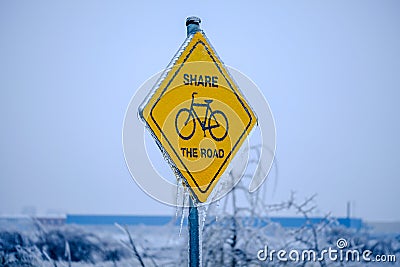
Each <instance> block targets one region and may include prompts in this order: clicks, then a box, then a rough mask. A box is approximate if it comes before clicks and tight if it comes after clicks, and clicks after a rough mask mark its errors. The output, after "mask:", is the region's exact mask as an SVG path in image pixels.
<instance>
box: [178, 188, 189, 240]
mask: <svg viewBox="0 0 400 267" xmlns="http://www.w3.org/2000/svg"><path fill="white" fill-rule="evenodd" d="M183 189H184V190H183V197H182V216H181V223H180V228H179V237H180V236H181V234H182V228H183V221H184V219H185V217H186V216H187V215H186V213H187V212H186V210H187V208H186V206H187V200H188V197H189V192H188V189H187V188H186V187H184V188H183Z"/></svg>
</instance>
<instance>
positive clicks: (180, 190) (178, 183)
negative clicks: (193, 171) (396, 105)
mask: <svg viewBox="0 0 400 267" xmlns="http://www.w3.org/2000/svg"><path fill="white" fill-rule="evenodd" d="M183 197H184V196H183V185H182V178H178V177H177V178H176V209H175V217H176V218H177V217H178V213H179V211H180V209H181V208H180V206H179V204H178V203H179V202H180V200H181V199H183Z"/></svg>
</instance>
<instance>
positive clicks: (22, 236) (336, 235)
mask: <svg viewBox="0 0 400 267" xmlns="http://www.w3.org/2000/svg"><path fill="white" fill-rule="evenodd" d="M176 220H177V221H178V222H179V220H180V218H176ZM202 236H203V266H281V265H283V263H286V264H285V266H299V264H300V263H299V262H291V261H288V262H283V261H278V260H277V259H276V258H275V259H274V260H270V259H267V260H260V259H259V258H258V257H257V253H258V252H259V251H260V250H262V249H264V248H265V246H268V248H269V249H270V250H272V249H274V250H280V249H285V250H287V251H288V253H289V251H290V250H298V251H300V253H301V251H303V250H305V249H308V248H314V249H315V250H316V251H318V252H320V251H321V250H323V249H327V248H329V247H332V248H336V249H337V244H336V242H337V240H338V239H340V238H343V239H345V240H346V242H348V243H347V248H348V249H357V250H359V251H362V250H366V249H370V250H372V251H373V253H374V255H395V256H396V257H397V259H396V262H392V263H389V262H385V263H377V262H354V261H351V262H350V261H342V262H339V261H330V260H327V261H324V263H325V264H326V265H325V266H399V260H400V233H396V232H390V233H389V232H388V231H386V232H379V231H376V230H373V229H362V230H354V229H348V228H343V227H341V226H338V225H336V224H335V223H334V222H332V224H325V225H322V224H320V225H316V227H314V226H307V227H304V228H298V229H287V228H283V227H281V226H280V225H279V224H276V223H272V222H271V223H269V224H267V225H264V226H256V227H254V226H253V225H252V224H250V223H249V222H244V221H243V220H238V219H237V218H236V219H235V218H234V217H218V220H216V217H212V216H210V217H209V218H208V220H207V221H206V224H205V227H204V231H203V234H202ZM187 237H188V232H187V227H186V226H183V227H182V229H180V226H179V225H178V226H177V225H176V222H171V223H170V224H168V225H164V226H147V225H135V226H119V225H104V226H78V225H64V226H45V225H41V224H39V223H38V222H36V221H33V220H31V221H30V222H28V221H25V222H24V223H22V224H20V225H16V224H15V223H8V224H7V223H4V222H3V223H2V224H1V225H0V266H52V267H54V266H76V267H85V266H104V267H108V266H187V250H188V246H187V244H188V242H187V240H188V239H187ZM275 257H276V255H275ZM320 264H321V262H318V261H317V262H313V261H310V262H308V263H307V265H306V266H322V265H320Z"/></svg>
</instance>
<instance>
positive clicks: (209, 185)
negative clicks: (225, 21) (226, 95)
mask: <svg viewBox="0 0 400 267" xmlns="http://www.w3.org/2000/svg"><path fill="white" fill-rule="evenodd" d="M199 44H201V45H203V46H204V48H205V49H206V51H207V53H208V55H209V56H210V58H211V59H212V61H213V62H214V64H215V65H216V67H217V68H218V70H219V72H220V73H221V74H222V76H223V77H224V78H225V80H226V82H227V83H228V85H229V87H230V89H231V90H232V92H233V93H234V94H235V96H236V98H237V99H238V101H239V102H240V104H241V105H242V107H243V109H244V110H245V111H246V113H247V115H248V116H249V119H250V121H249V123H248V124H247V126H246V128H245V129H244V131H243V132H242V134H241V135H240V137H239V139H238V141H237V142H236V143H235V144H234V145H233V147H232V149H231V151H230V152H229V153H228V155H227V156H226V158H225V160H224V161H223V162H222V164H221V166H220V167H219V169H218V171H217V172H216V173H215V175H214V177H213V178H212V179H211V181H210V183H209V184H208V186H207V188H206V189H205V190H202V189H201V187H200V186H199V185H198V184H197V181H196V180H195V179H194V177H193V176H192V174H191V173H190V171H189V169H188V168H187V167H186V165H185V164H184V163H183V161H182V159H181V158H180V156H179V153H177V152H176V150H175V148H174V147H173V146H172V145H171V143H170V141H169V140H168V138H167V137H166V135H165V134H164V132H163V131H162V129H161V127H160V125H158V123H157V121H156V119H155V118H154V117H153V110H154V108H155V106H156V105H157V104H158V102H159V101H160V99H161V97H162V96H163V95H164V93H165V92H166V91H167V89H168V87H169V86H170V84H171V82H172V81H173V80H174V79H175V77H176V76H177V75H178V73H179V71H180V70H181V69H182V67H183V65H184V64H185V62H186V61H187V60H188V58H189V56H190V55H191V54H192V52H193V51H194V49H195V48H196V47H197V46H198V45H199ZM150 116H151V119H152V120H153V122H154V123H155V124H156V126H157V128H158V130H159V131H160V133H161V134H162V135H163V136H164V138H165V140H167V142H168V145H169V146H170V147H171V149H172V151H173V152H174V153H175V155H176V157H177V158H178V159H179V161H180V162H181V163H182V166H183V167H184V168H185V170H186V171H187V173H188V174H189V176H190V178H191V179H192V181H193V182H194V183H195V185H196V186H197V188H198V190H199V191H200V192H201V193H203V194H204V193H206V192H207V191H208V189H210V187H211V185H212V184H213V183H214V181H215V179H216V178H217V176H218V174H219V173H220V172H221V169H222V167H223V166H224V165H225V164H226V162H227V160H228V159H229V158H230V156H231V155H232V152H233V151H234V150H235V148H236V147H237V145H238V144H239V142H240V140H241V139H242V138H243V136H244V134H245V133H246V131H247V130H248V129H249V127H250V125H251V122H252V120H253V117H252V116H251V114H250V112H249V111H248V109H247V107H246V105H245V104H244V103H243V101H242V99H241V98H240V97H239V95H238V94H237V92H236V90H235V89H234V87H233V86H232V84H231V83H230V82H229V80H228V78H227V77H226V76H225V74H224V73H223V71H222V69H221V67H220V66H219V64H218V63H217V61H216V60H215V58H214V57H213V55H212V54H211V52H210V49H209V48H208V47H207V45H206V44H205V43H204V42H203V41H202V40H198V41H197V42H196V43H195V44H194V45H193V47H192V48H191V49H190V51H189V53H188V54H187V55H186V57H185V59H184V60H183V62H182V63H181V65H180V66H179V68H178V69H177V70H176V71H175V73H174V74H173V76H172V78H171V79H170V80H169V82H168V83H167V85H166V86H165V88H164V89H163V90H162V92H161V94H160V96H159V97H158V99H157V101H156V102H155V103H154V105H153V106H152V108H151V110H150ZM159 142H160V145H161V140H159ZM170 158H171V157H170ZM171 160H172V158H171ZM172 162H173V160H172ZM175 168H176V169H177V170H178V171H179V172H180V174H181V176H182V177H184V176H183V174H182V173H181V171H180V170H179V168H178V167H177V166H175Z"/></svg>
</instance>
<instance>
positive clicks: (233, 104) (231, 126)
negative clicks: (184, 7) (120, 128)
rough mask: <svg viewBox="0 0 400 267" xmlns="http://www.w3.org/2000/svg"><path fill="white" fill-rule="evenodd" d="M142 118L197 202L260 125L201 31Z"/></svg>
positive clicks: (151, 97)
mask: <svg viewBox="0 0 400 267" xmlns="http://www.w3.org/2000/svg"><path fill="white" fill-rule="evenodd" d="M139 115H140V117H141V118H142V120H143V121H144V122H145V123H146V126H147V128H148V130H149V131H150V132H151V134H152V136H153V137H154V139H155V140H156V143H157V145H158V147H159V149H160V150H161V151H162V153H163V156H164V158H165V160H166V161H167V162H168V164H169V165H170V166H171V168H172V169H173V171H174V173H175V175H176V177H177V178H178V179H179V178H183V179H184V182H185V184H186V186H187V187H188V188H189V189H190V190H191V192H192V196H193V197H195V198H196V202H206V201H207V199H208V197H209V195H210V194H211V192H212V191H213V189H214V187H215V186H216V184H217V182H218V181H219V179H220V177H221V176H222V175H223V173H224V172H225V170H226V169H227V167H228V165H229V163H230V162H231V160H232V159H233V157H234V156H235V154H236V153H237V152H238V151H239V148H240V147H241V146H242V144H243V142H244V141H245V139H246V137H247V136H248V135H249V134H250V132H251V131H252V129H253V127H254V126H255V125H256V122H257V119H256V117H255V114H254V112H253V111H252V109H251V108H250V106H249V105H248V103H247V102H246V101H245V99H244V97H243V95H242V93H241V92H240V90H239V88H238V87H237V85H236V83H235V82H234V80H233V79H232V77H231V76H230V74H229V73H228V71H227V70H226V68H225V66H224V65H223V63H222V62H221V61H220V59H219V57H218V56H217V55H216V53H215V50H214V49H213V48H212V47H211V45H210V44H209V42H208V40H207V39H206V37H205V35H204V33H203V32H196V33H195V34H193V35H190V36H189V37H188V38H187V39H186V41H185V43H184V45H183V46H182V47H181V49H180V50H179V51H178V53H177V54H176V56H175V57H174V59H173V60H172V61H171V63H170V64H169V66H168V68H167V70H166V71H165V72H164V74H163V75H162V76H161V78H160V79H159V81H158V82H157V83H156V85H155V86H154V88H153V90H152V92H151V93H150V94H149V96H148V97H147V98H146V100H145V102H144V103H143V104H142V106H141V108H140V111H139Z"/></svg>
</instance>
